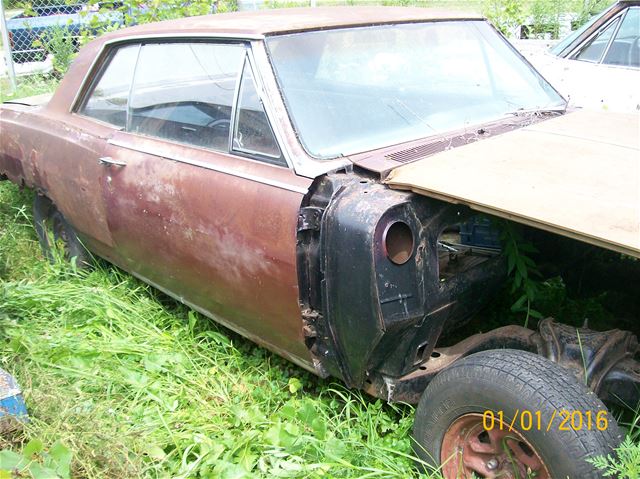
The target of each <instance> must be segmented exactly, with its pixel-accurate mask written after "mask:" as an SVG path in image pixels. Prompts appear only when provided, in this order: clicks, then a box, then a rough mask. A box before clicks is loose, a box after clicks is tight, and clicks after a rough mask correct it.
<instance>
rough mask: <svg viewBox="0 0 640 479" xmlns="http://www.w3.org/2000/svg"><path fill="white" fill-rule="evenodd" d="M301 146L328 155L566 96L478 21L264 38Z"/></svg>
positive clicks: (551, 104)
mask: <svg viewBox="0 0 640 479" xmlns="http://www.w3.org/2000/svg"><path fill="white" fill-rule="evenodd" d="M266 42H267V47H268V50H269V54H270V58H271V61H272V64H273V66H274V69H275V72H276V77H277V80H278V82H279V86H280V89H281V91H282V93H283V96H284V100H285V105H286V107H287V109H288V112H289V115H290V116H291V119H292V122H293V124H294V127H295V129H296V132H297V133H298V136H299V138H300V140H301V142H302V144H303V146H304V147H305V148H306V149H307V151H308V152H309V153H310V154H311V155H313V156H315V157H317V158H336V157H339V156H348V155H350V154H353V153H358V152H363V151H368V150H372V149H375V148H381V147H384V146H389V145H394V144H398V143H402V142H406V141H411V140H416V139H418V138H425V137H428V136H431V135H434V134H438V135H439V134H442V133H444V132H453V131H456V130H459V129H462V128H468V127H469V125H479V124H482V123H486V122H490V121H495V120H497V119H501V118H504V117H511V116H512V115H513V114H514V112H516V111H518V110H533V109H560V110H562V109H563V108H564V104H565V102H564V100H563V99H562V98H561V97H560V96H559V95H558V93H557V92H555V91H554V90H553V88H552V87H551V86H550V85H549V84H548V83H547V82H546V81H545V80H544V79H543V78H541V77H540V76H539V74H538V73H537V72H535V71H534V70H533V69H532V67H531V66H530V65H529V64H527V63H525V62H524V61H523V60H522V58H520V57H518V56H517V53H516V51H515V50H514V49H513V48H512V47H511V46H510V45H509V44H508V43H507V42H506V41H505V40H504V39H503V38H502V37H500V35H498V33H497V32H496V31H495V30H494V29H493V28H492V27H491V26H490V25H489V24H488V23H486V22H482V21H465V22H425V23H415V24H399V25H380V26H372V27H356V28H340V29H328V30H323V31H313V32H302V33H295V34H290V35H274V36H271V37H268V38H267V40H266Z"/></svg>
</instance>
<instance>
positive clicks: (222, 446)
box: [0, 182, 439, 479]
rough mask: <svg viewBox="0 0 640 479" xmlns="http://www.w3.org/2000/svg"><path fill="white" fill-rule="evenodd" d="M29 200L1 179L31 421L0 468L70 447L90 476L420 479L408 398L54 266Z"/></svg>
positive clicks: (5, 363)
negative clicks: (24, 455) (323, 373)
mask: <svg viewBox="0 0 640 479" xmlns="http://www.w3.org/2000/svg"><path fill="white" fill-rule="evenodd" d="M30 201H31V196H30V194H29V193H28V192H26V191H19V190H18V188H17V187H15V186H14V185H12V184H10V183H8V182H2V183H0V367H2V368H3V369H5V370H7V371H9V372H10V373H12V374H14V375H15V376H16V377H17V378H18V380H19V382H20V384H21V386H22V388H23V391H24V394H25V399H26V402H27V405H28V408H29V411H30V415H31V421H30V423H29V424H27V425H26V428H25V430H24V431H23V432H22V433H19V434H15V435H13V436H11V437H5V438H2V439H0V450H3V449H4V451H3V452H1V453H0V469H1V468H3V467H2V462H3V460H4V461H5V464H9V463H10V462H11V460H13V459H16V457H17V455H18V454H19V451H22V450H24V449H25V448H28V451H29V452H30V453H31V451H32V450H35V451H37V452H36V453H34V454H35V455H33V454H29V455H31V456H32V457H30V459H32V458H33V457H35V458H36V459H37V461H35V463H34V462H32V463H31V464H39V463H43V462H46V461H47V460H49V462H51V461H53V459H51V457H58V456H60V457H63V458H64V457H66V456H65V454H60V453H59V451H60V450H63V451H68V452H70V453H71V454H72V457H73V459H72V462H71V468H70V476H71V477H78V478H118V479H120V478H130V477H131V478H133V477H149V478H169V477H171V478H187V477H189V478H192V477H193V478H196V477H203V478H204V477H207V478H208V477H214V478H243V477H252V478H253V477H265V478H266V477H309V478H313V477H371V478H376V477H378V478H383V477H384V478H393V477H397V478H410V477H417V473H416V471H415V469H414V468H413V466H412V460H411V458H410V454H411V447H410V443H409V431H410V428H411V424H412V420H413V419H412V416H413V408H412V407H409V406H402V405H390V404H386V403H383V402H382V401H378V400H374V399H370V398H368V397H364V396H363V395H362V394H360V393H359V392H355V391H350V390H347V389H346V388H344V387H343V386H342V385H340V384H336V383H333V382H331V381H323V380H318V379H317V378H315V377H312V376H310V375H309V374H308V373H306V372H305V371H303V370H302V369H300V368H298V367H296V366H294V365H291V364H290V363H288V362H286V361H285V360H283V359H280V358H279V357H276V356H274V355H272V354H271V353H269V352H267V351H265V350H264V349H262V348H259V347H257V346H254V345H253V344H252V343H250V342H248V341H246V340H244V339H243V338H240V337H238V336H236V335H235V334H233V333H231V332H229V331H228V330H225V329H224V328H222V327H219V326H217V325H215V324H214V323H212V322H211V321H209V320H208V319H206V318H204V317H202V316H200V315H198V314H197V313H194V312H192V311H190V310H188V309H187V308H186V307H184V306H182V305H180V304H178V303H176V302H174V301H173V300H171V299H169V298H167V297H166V296H164V295H162V294H161V293H159V292H157V291H156V290H154V289H152V288H150V287H148V286H146V285H144V284H142V283H141V282H139V281H138V280H136V279H134V278H132V277H131V276H129V275H127V274H125V273H123V272H122V271H120V270H118V269H117V268H115V267H113V266H110V265H108V264H106V263H101V262H100V263H99V264H98V267H97V268H95V269H94V270H92V271H90V272H88V273H85V272H79V271H74V270H73V269H72V268H70V267H69V266H67V265H64V264H54V265H50V264H48V263H47V262H46V261H44V260H43V257H42V255H41V253H40V251H39V246H38V244H37V240H36V238H35V235H34V232H33V229H32V227H31V218H30V209H29V207H28V206H27V205H29V204H30ZM61 445H63V446H64V447H63V449H61ZM20 457H21V456H20ZM16 460H17V459H16ZM61 460H62V459H61ZM54 462H55V461H54ZM23 466H24V468H26V469H29V467H31V466H29V465H28V462H27V461H24V462H23ZM26 469H25V470H26ZM62 470H64V468H62ZM31 473H32V475H33V477H38V476H37V474H34V473H33V471H31ZM26 477H29V476H28V475H27V476H26ZM39 477H47V476H46V475H45V476H39ZM49 477H51V476H49ZM62 477H65V475H64V474H62ZM424 477H427V476H424ZM432 477H433V478H434V479H435V478H437V477H439V476H438V475H437V474H436V475H433V476H432Z"/></svg>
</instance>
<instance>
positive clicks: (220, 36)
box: [69, 33, 264, 113]
mask: <svg viewBox="0 0 640 479" xmlns="http://www.w3.org/2000/svg"><path fill="white" fill-rule="evenodd" d="M173 38H175V39H178V40H189V39H190V38H193V39H197V40H226V41H229V40H231V41H234V40H235V41H237V42H238V43H245V44H246V43H247V42H250V41H252V40H262V39H264V35H252V34H247V35H237V34H225V33H216V34H211V33H158V34H146V35H131V36H128V37H119V38H114V39H112V40H107V41H105V42H104V43H103V44H102V46H101V47H100V50H99V51H98V52H97V53H96V55H95V57H94V58H93V61H92V62H91V65H89V68H88V69H87V73H86V75H85V76H84V78H83V79H82V83H81V84H80V88H78V91H77V92H76V94H75V96H74V97H73V101H72V102H71V104H70V107H69V113H77V112H78V108H80V106H81V105H80V104H79V102H80V100H82V99H83V98H84V96H85V95H86V94H87V88H89V87H90V85H91V78H92V74H93V73H95V72H96V66H97V65H96V64H97V63H99V62H100V61H101V60H102V59H103V58H104V55H105V52H106V50H108V49H109V48H111V47H113V46H115V45H118V44H127V43H139V44H142V43H143V42H144V41H145V40H168V39H173Z"/></svg>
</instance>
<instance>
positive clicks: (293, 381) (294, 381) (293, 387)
mask: <svg viewBox="0 0 640 479" xmlns="http://www.w3.org/2000/svg"><path fill="white" fill-rule="evenodd" d="M301 389H302V382H300V380H299V379H298V378H289V392H290V393H291V394H295V393H297V392H298V391H300V390H301Z"/></svg>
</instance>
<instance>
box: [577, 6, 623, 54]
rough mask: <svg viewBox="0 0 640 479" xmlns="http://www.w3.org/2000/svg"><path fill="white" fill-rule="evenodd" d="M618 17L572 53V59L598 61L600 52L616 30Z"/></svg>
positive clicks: (601, 52) (602, 51) (604, 48)
mask: <svg viewBox="0 0 640 479" xmlns="http://www.w3.org/2000/svg"><path fill="white" fill-rule="evenodd" d="M619 21H620V18H619V17H618V18H616V19H615V20H614V21H612V22H611V23H610V24H609V25H608V26H607V27H605V28H604V29H603V30H602V31H601V32H599V33H598V34H597V35H595V36H594V37H593V38H592V39H591V40H589V42H587V44H586V45H584V46H583V47H582V48H580V50H578V52H577V53H576V54H574V55H573V59H574V60H582V61H586V62H594V63H598V62H600V59H601V58H602V54H603V53H604V51H605V50H606V48H607V45H609V41H610V40H611V37H612V36H613V34H614V33H615V31H616V27H617V26H618V22H619Z"/></svg>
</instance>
